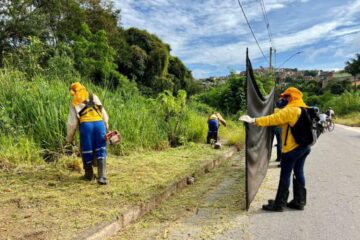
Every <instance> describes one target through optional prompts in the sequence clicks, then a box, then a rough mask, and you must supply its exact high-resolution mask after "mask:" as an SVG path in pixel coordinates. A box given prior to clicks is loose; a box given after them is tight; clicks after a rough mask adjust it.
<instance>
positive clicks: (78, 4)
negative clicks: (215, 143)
mask: <svg viewBox="0 0 360 240" xmlns="http://www.w3.org/2000/svg"><path fill="white" fill-rule="evenodd" d="M0 13H1V18H0V32H1V34H0V133H1V134H0V168H7V167H11V166H16V165H17V164H18V163H38V162H40V161H42V159H41V158H45V159H46V160H55V159H57V157H59V156H60V154H62V153H63V151H64V149H63V146H64V140H65V134H66V121H67V114H68V108H69V102H70V95H69V93H68V87H69V85H70V84H71V83H72V82H75V81H81V82H82V83H83V84H84V85H85V86H86V87H87V88H88V89H89V91H91V92H94V93H96V94H97V95H98V96H99V97H100V99H101V100H102V102H103V104H104V106H105V108H106V110H107V111H108V113H109V115H110V127H111V128H112V129H119V130H120V131H121V134H122V137H123V142H122V144H121V145H118V146H116V147H112V148H110V151H111V152H112V153H115V154H128V153H129V152H131V151H138V150H142V149H159V150H160V149H164V148H167V147H169V146H178V145H182V144H186V143H188V142H204V141H205V138H206V136H205V135H206V132H207V125H206V120H207V115H208V114H209V113H210V112H212V111H214V109H213V108H212V107H210V106H208V105H206V104H203V103H199V102H196V101H192V100H190V97H191V96H192V95H194V94H196V93H197V92H199V90H200V85H199V84H198V83H197V82H196V81H195V80H194V78H193V76H192V74H191V72H190V71H189V70H188V69H187V68H186V66H185V65H184V64H183V63H182V62H181V60H180V59H179V58H177V57H175V56H172V55H171V54H170V51H171V48H170V46H169V45H168V44H166V43H163V42H162V41H161V40H160V39H159V38H158V37H157V36H155V35H153V34H150V33H148V32H147V31H145V30H140V29H136V28H130V29H126V30H125V29H123V28H122V27H121V25H120V11H118V10H115V9H114V8H113V5H112V3H111V2H110V1H100V0H60V1H58V0H49V1H30V0H16V1H2V2H1V3H0ZM229 125H230V126H232V123H231V122H230V123H229ZM227 137H228V138H229V139H230V140H231V141H232V143H233V144H236V142H235V141H238V140H239V138H238V137H232V136H227ZM77 145H78V144H77Z"/></svg>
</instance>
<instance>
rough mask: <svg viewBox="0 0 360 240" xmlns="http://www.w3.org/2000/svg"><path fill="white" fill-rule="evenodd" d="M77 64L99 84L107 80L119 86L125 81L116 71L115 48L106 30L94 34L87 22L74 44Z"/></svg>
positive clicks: (82, 72)
mask: <svg viewBox="0 0 360 240" xmlns="http://www.w3.org/2000/svg"><path fill="white" fill-rule="evenodd" d="M73 50H74V57H75V66H76V68H77V69H78V71H79V72H80V73H81V74H82V75H83V76H85V77H87V78H90V79H91V80H92V81H94V82H95V83H97V84H104V83H105V82H106V81H107V80H109V81H110V83H111V85H113V86H115V87H116V86H117V85H118V84H120V83H123V84H124V82H121V81H124V78H123V77H122V76H121V74H120V73H118V72H117V71H116V64H115V63H114V60H115V50H114V49H113V48H112V47H111V46H110V45H109V43H108V39H107V36H106V32H105V31H104V30H100V31H98V32H96V33H95V34H93V33H92V32H91V31H90V29H89V27H88V26H87V25H86V24H83V25H82V33H81V34H80V35H79V36H77V37H76V38H75V42H74V46H73Z"/></svg>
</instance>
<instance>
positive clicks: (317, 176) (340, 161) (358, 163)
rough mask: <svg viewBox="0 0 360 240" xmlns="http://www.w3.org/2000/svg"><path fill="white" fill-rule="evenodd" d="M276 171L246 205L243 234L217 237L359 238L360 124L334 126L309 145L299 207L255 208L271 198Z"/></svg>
mask: <svg viewBox="0 0 360 240" xmlns="http://www.w3.org/2000/svg"><path fill="white" fill-rule="evenodd" d="M278 174H279V172H278V171H276V170H275V169H271V170H270V171H269V176H268V177H267V181H265V182H264V184H263V186H262V187H261V189H260V191H259V193H258V196H257V199H255V202H254V203H253V205H252V207H251V209H250V213H249V220H248V221H249V224H248V227H249V228H248V230H247V231H246V232H245V234H244V232H243V231H236V230H235V231H232V232H231V233H230V234H227V236H226V237H224V238H223V239H276V240H281V239H284V240H285V239H286V240H289V239H296V240H298V239H299V240H300V239H301V240H302V239H304V240H305V239H306V240H308V239H327V240H329V239H343V240H344V239H360V128H349V127H345V126H340V125H337V126H336V128H335V130H334V131H333V132H331V133H325V134H323V135H322V136H321V137H320V138H319V140H318V142H317V143H316V145H315V146H314V147H313V148H312V151H311V154H310V155H309V157H308V158H307V160H306V163H305V178H306V188H307V191H308V199H307V206H306V208H305V210H304V211H293V210H286V211H285V212H282V213H268V212H264V211H262V210H260V207H261V205H262V204H263V203H265V202H266V199H267V198H268V197H270V198H271V197H274V196H275V192H274V186H276V182H277V179H278ZM269 178H272V179H269ZM275 188H276V187H275ZM290 194H292V193H290Z"/></svg>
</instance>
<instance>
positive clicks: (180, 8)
mask: <svg viewBox="0 0 360 240" xmlns="http://www.w3.org/2000/svg"><path fill="white" fill-rule="evenodd" d="M338 1H339V2H341V3H342V2H343V0H338ZM115 2H116V6H117V7H119V8H121V10H122V14H121V22H122V23H123V25H124V27H130V26H135V27H138V28H141V29H146V30H147V31H149V32H151V33H154V34H156V35H158V36H159V37H160V38H161V39H162V40H163V41H164V42H167V43H169V44H170V45H171V48H172V54H173V55H177V56H179V57H180V58H181V59H182V60H183V61H184V62H185V63H186V64H191V65H194V66H202V65H207V66H218V67H217V68H216V69H215V71H218V70H219V69H227V68H228V67H229V66H234V65H237V64H243V63H244V57H245V50H246V47H249V49H250V54H251V56H252V59H253V60H255V59H259V60H261V59H262V60H263V62H264V64H263V65H265V64H267V63H266V61H265V60H264V59H263V57H262V54H261V53H260V51H259V49H258V47H257V46H256V44H255V42H254V40H253V38H252V36H251V33H250V31H249V29H248V26H247V24H246V22H245V19H244V17H243V15H242V12H241V9H240V8H239V6H238V2H237V0H231V1H223V0H207V1H193V0H181V1H178V0H152V1H148V0H117V1H115ZM306 2H309V0H264V3H265V5H266V10H267V13H268V18H269V21H270V26H271V29H272V33H273V38H274V41H275V44H276V47H277V51H278V53H284V52H287V51H290V52H291V51H294V50H296V51H297V50H300V49H304V50H305V49H308V50H309V49H310V50H311V49H314V50H313V51H311V53H310V54H309V56H307V60H308V61H310V62H311V61H315V60H316V58H317V57H318V56H320V55H321V54H324V53H325V48H324V50H320V49H315V47H312V48H311V47H310V46H311V45H312V44H315V43H319V41H334V40H336V39H345V40H346V41H348V42H347V44H351V45H353V47H352V48H354V49H355V48H359V44H360V43H359V42H360V41H355V40H354V41H352V42H351V41H350V37H346V36H351V35H354V34H355V33H357V32H358V31H360V27H359V23H358V21H359V20H358V19H356V17H357V16H358V14H357V13H359V11H360V0H356V1H351V2H348V3H347V4H341V5H339V4H338V5H339V6H338V7H336V8H332V9H331V8H328V9H323V10H322V11H321V12H320V13H319V14H322V16H324V17H323V18H321V19H320V20H319V21H318V22H313V26H302V25H301V23H302V22H303V21H304V20H307V23H309V20H308V19H305V18H306V17H307V16H306V15H304V11H300V10H297V9H292V7H294V6H295V7H300V6H299V4H300V5H301V6H302V5H304V6H305V5H308V4H301V3H306ZM242 3H244V7H245V11H246V14H247V17H248V19H249V21H250V23H251V26H252V27H253V29H254V31H255V34H256V37H257V38H258V40H259V43H260V45H261V46H262V48H263V50H264V51H265V54H266V55H268V47H269V40H268V36H267V31H266V27H265V24H264V23H263V16H262V12H261V7H260V5H259V1H258V0H249V1H242ZM312 3H313V4H314V6H315V5H316V4H317V3H318V1H312ZM302 10H306V9H302ZM290 12H291V13H292V15H291V19H290V15H289V14H288V13H290ZM275 14H276V15H275ZM280 14H281V15H280ZM296 14H298V15H296ZM282 19H283V20H282ZM314 19H316V18H314ZM275 20H276V21H277V25H275V24H274V25H272V24H273V23H274V22H275ZM288 20H292V23H293V22H296V25H295V24H294V25H293V26H292V25H290V23H289V22H288ZM292 23H291V24H292ZM299 26H301V27H302V28H299ZM294 27H296V28H294ZM289 29H291V32H290V30H289ZM356 36H357V39H359V38H360V36H358V35H356ZM334 44H335V45H334V46H332V48H331V51H330V50H329V51H327V54H329V53H331V52H332V53H333V55H334V56H338V57H340V56H344V55H347V54H348V51H347V50H346V49H345V46H344V41H343V42H341V41H340V42H336V43H334ZM192 70H193V72H194V74H195V76H197V75H201V76H204V75H205V74H206V72H208V73H209V74H212V71H210V70H208V69H204V68H201V67H197V68H196V69H192ZM219 71H220V70H219Z"/></svg>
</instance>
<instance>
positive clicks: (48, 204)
mask: <svg viewBox="0 0 360 240" xmlns="http://www.w3.org/2000/svg"><path fill="white" fill-rule="evenodd" d="M226 150H228V148H227V147H223V149H221V150H214V149H212V148H210V146H209V145H204V144H189V145H188V146H186V147H179V148H175V149H168V150H165V151H161V152H155V151H153V152H145V153H135V154H132V155H130V156H124V157H120V158H119V157H113V156H110V157H109V158H108V164H107V168H108V179H109V185H107V186H99V185H98V184H96V182H95V181H94V182H85V181H82V180H80V176H81V174H80V173H79V172H76V171H69V170H66V169H65V168H64V163H63V162H62V161H60V162H57V163H54V164H47V165H42V166H37V167H32V168H19V169H13V170H11V171H2V172H0V222H1V223H2V224H1V228H0V236H2V237H4V238H5V239H13V238H15V239H18V238H23V239H70V238H73V237H75V236H76V235H77V234H79V233H80V232H81V231H83V230H84V229H87V228H89V227H91V226H93V225H96V224H99V223H101V222H104V221H109V220H112V219H114V218H115V217H116V216H117V214H118V213H119V212H120V211H121V210H123V209H125V208H126V207H127V206H131V205H137V204H139V203H141V202H144V201H146V200H147V199H149V198H150V197H151V196H154V195H156V194H157V193H160V192H161V191H162V190H164V189H165V188H166V187H167V186H168V185H169V184H170V183H173V182H174V181H177V180H180V179H181V178H183V177H185V176H188V175H190V174H192V173H193V172H194V171H196V170H197V169H198V168H199V167H200V166H202V165H203V164H204V163H205V162H208V161H209V160H211V159H214V158H218V157H219V156H220V155H221V154H222V153H224V151H226ZM76 161H79V159H76V158H74V159H68V160H67V164H68V163H69V162H70V163H71V165H73V166H76ZM64 162H66V161H65V160H64ZM74 169H77V168H76V167H74ZM95 170H96V169H95Z"/></svg>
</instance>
